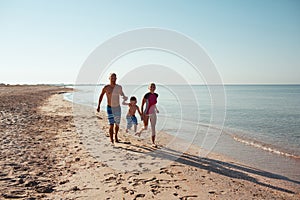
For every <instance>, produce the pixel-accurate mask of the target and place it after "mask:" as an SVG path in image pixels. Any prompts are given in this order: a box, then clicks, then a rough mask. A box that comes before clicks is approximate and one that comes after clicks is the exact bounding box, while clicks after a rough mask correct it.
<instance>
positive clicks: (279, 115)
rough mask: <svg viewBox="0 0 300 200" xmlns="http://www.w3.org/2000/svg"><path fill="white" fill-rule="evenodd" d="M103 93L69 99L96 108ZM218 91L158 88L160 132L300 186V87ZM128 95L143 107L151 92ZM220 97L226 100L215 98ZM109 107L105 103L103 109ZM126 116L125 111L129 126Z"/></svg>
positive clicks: (130, 89)
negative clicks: (145, 97) (299, 182)
mask: <svg viewBox="0 0 300 200" xmlns="http://www.w3.org/2000/svg"><path fill="white" fill-rule="evenodd" d="M102 87H103V86H101V85H98V86H76V87H75V88H76V95H74V94H66V95H65V98H66V99H68V100H71V101H74V102H75V103H79V104H83V105H87V106H93V107H96V106H97V101H98V97H99V94H100V91H101V89H102ZM217 87H218V88H219V90H214V89H212V86H205V85H167V86H166V85H159V84H158V85H157V90H156V92H157V93H158V94H159V97H158V103H157V107H158V110H159V111H160V112H159V113H158V124H157V130H158V131H164V132H167V133H169V134H172V135H174V136H176V137H180V138H182V139H185V140H187V141H189V142H190V143H192V144H196V145H199V146H201V147H203V148H207V149H208V150H212V151H214V152H217V153H221V154H224V155H226V156H230V157H232V158H233V159H236V160H239V161H241V162H243V163H245V164H248V165H250V166H254V167H257V168H259V169H262V170H266V171H271V172H274V173H276V174H280V175H283V176H286V177H288V178H291V179H294V180H297V181H299V180H300V170H299V169H300V166H299V164H300V85H226V86H224V87H223V86H217ZM220 87H221V90H220ZM123 91H124V93H125V94H126V95H127V96H129V97H130V96H136V97H137V99H138V105H141V101H142V98H143V95H144V94H145V93H146V92H148V89H147V85H140V86H136V85H123ZM216 91H219V92H224V94H225V96H222V95H214V93H215V92H216ZM74 97H76V98H74ZM216 101H217V102H219V103H218V104H215V103H214V102H216ZM105 106H106V99H105V98H104V99H103V103H102V106H101V109H102V110H105ZM126 111H127V107H126V106H122V118H123V120H124V121H125V115H126ZM215 119H218V120H215Z"/></svg>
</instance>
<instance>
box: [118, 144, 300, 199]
mask: <svg viewBox="0 0 300 200" xmlns="http://www.w3.org/2000/svg"><path fill="white" fill-rule="evenodd" d="M129 145H130V146H132V147H135V148H137V149H143V150H145V151H146V152H141V151H138V150H134V149H132V148H126V147H118V148H122V149H125V150H127V151H132V152H136V153H141V154H147V155H148V156H152V157H156V158H157V157H158V158H163V159H168V160H170V161H174V162H177V163H180V164H184V165H188V166H193V167H196V168H199V169H203V170H207V171H208V172H214V173H217V174H220V175H223V176H227V177H230V178H234V179H241V180H246V181H250V182H252V183H255V184H258V185H261V186H264V187H267V188H271V189H274V190H278V191H282V192H286V193H290V194H295V192H294V191H291V190H288V189H285V188H281V187H277V186H274V185H271V184H267V183H263V182H260V181H258V180H257V179H256V178H254V177H252V176H251V174H253V175H259V176H262V177H266V178H271V179H278V180H284V181H289V182H292V183H295V184H300V182H299V181H295V180H291V179H289V178H287V177H285V176H281V175H278V174H274V173H270V172H266V171H262V170H259V169H255V168H251V167H248V166H244V165H240V164H236V163H228V162H223V161H220V160H215V159H211V158H204V157H202V158H201V157H197V156H194V155H190V154H187V153H182V152H179V151H176V150H173V149H170V148H166V147H163V148H160V149H152V148H150V147H147V146H137V145H133V144H129Z"/></svg>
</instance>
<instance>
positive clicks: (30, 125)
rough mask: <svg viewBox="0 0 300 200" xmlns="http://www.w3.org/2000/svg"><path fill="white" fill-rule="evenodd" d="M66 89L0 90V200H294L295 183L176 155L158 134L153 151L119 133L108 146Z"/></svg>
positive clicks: (230, 163)
mask: <svg viewBox="0 0 300 200" xmlns="http://www.w3.org/2000/svg"><path fill="white" fill-rule="evenodd" d="M66 90H67V89H63V88H55V87H46V86H26V87H25V86H15V87H0V97H1V98H0V108H1V110H0V112H1V113H0V120H1V121H0V126H1V132H0V137H1V155H0V167H1V168H0V169H1V170H0V199H10V198H18V199H168V200H170V199H299V198H300V194H299V192H300V185H299V181H295V180H290V179H288V178H286V177H283V176H280V175H278V174H273V173H269V172H265V171H261V170H259V169H255V168H251V167H248V166H245V165H243V164H240V163H238V162H236V161H234V160H231V159H229V158H226V157H224V156H221V155H216V154H213V153H210V154H209V155H208V156H207V157H205V158H199V156H198V152H199V148H198V147H196V146H191V147H190V148H189V149H187V151H186V152H185V153H182V152H180V151H179V150H178V149H181V148H180V145H183V146H184V145H185V143H184V142H183V141H180V140H178V139H176V138H174V137H171V136H169V135H167V134H165V133H158V144H159V148H158V149H153V148H152V147H151V144H150V138H148V137H146V136H144V137H142V138H137V137H133V136H132V135H130V134H126V133H125V131H124V129H121V130H120V134H119V138H120V139H121V141H122V142H121V143H118V144H115V146H112V145H111V144H110V142H109V138H108V137H106V134H107V133H108V126H107V120H106V117H105V114H104V113H101V114H100V115H99V114H95V112H94V110H93V109H92V108H87V107H83V106H77V105H75V107H74V109H72V106H73V105H72V104H71V103H70V102H67V101H64V100H63V97H62V95H61V94H59V93H61V92H63V91H66ZM170 141H172V142H171V143H170ZM172 144H176V145H173V146H172ZM283 164H284V163H283Z"/></svg>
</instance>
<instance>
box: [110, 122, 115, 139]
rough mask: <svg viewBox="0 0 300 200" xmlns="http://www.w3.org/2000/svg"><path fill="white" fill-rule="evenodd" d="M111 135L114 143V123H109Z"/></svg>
mask: <svg viewBox="0 0 300 200" xmlns="http://www.w3.org/2000/svg"><path fill="white" fill-rule="evenodd" d="M109 137H110V141H111V143H114V125H113V124H110V125H109Z"/></svg>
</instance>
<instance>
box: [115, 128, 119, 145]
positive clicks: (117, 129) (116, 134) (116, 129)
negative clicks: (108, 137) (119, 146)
mask: <svg viewBox="0 0 300 200" xmlns="http://www.w3.org/2000/svg"><path fill="white" fill-rule="evenodd" d="M118 132H119V124H116V125H115V141H116V142H117V143H118V142H119V139H118Z"/></svg>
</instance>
